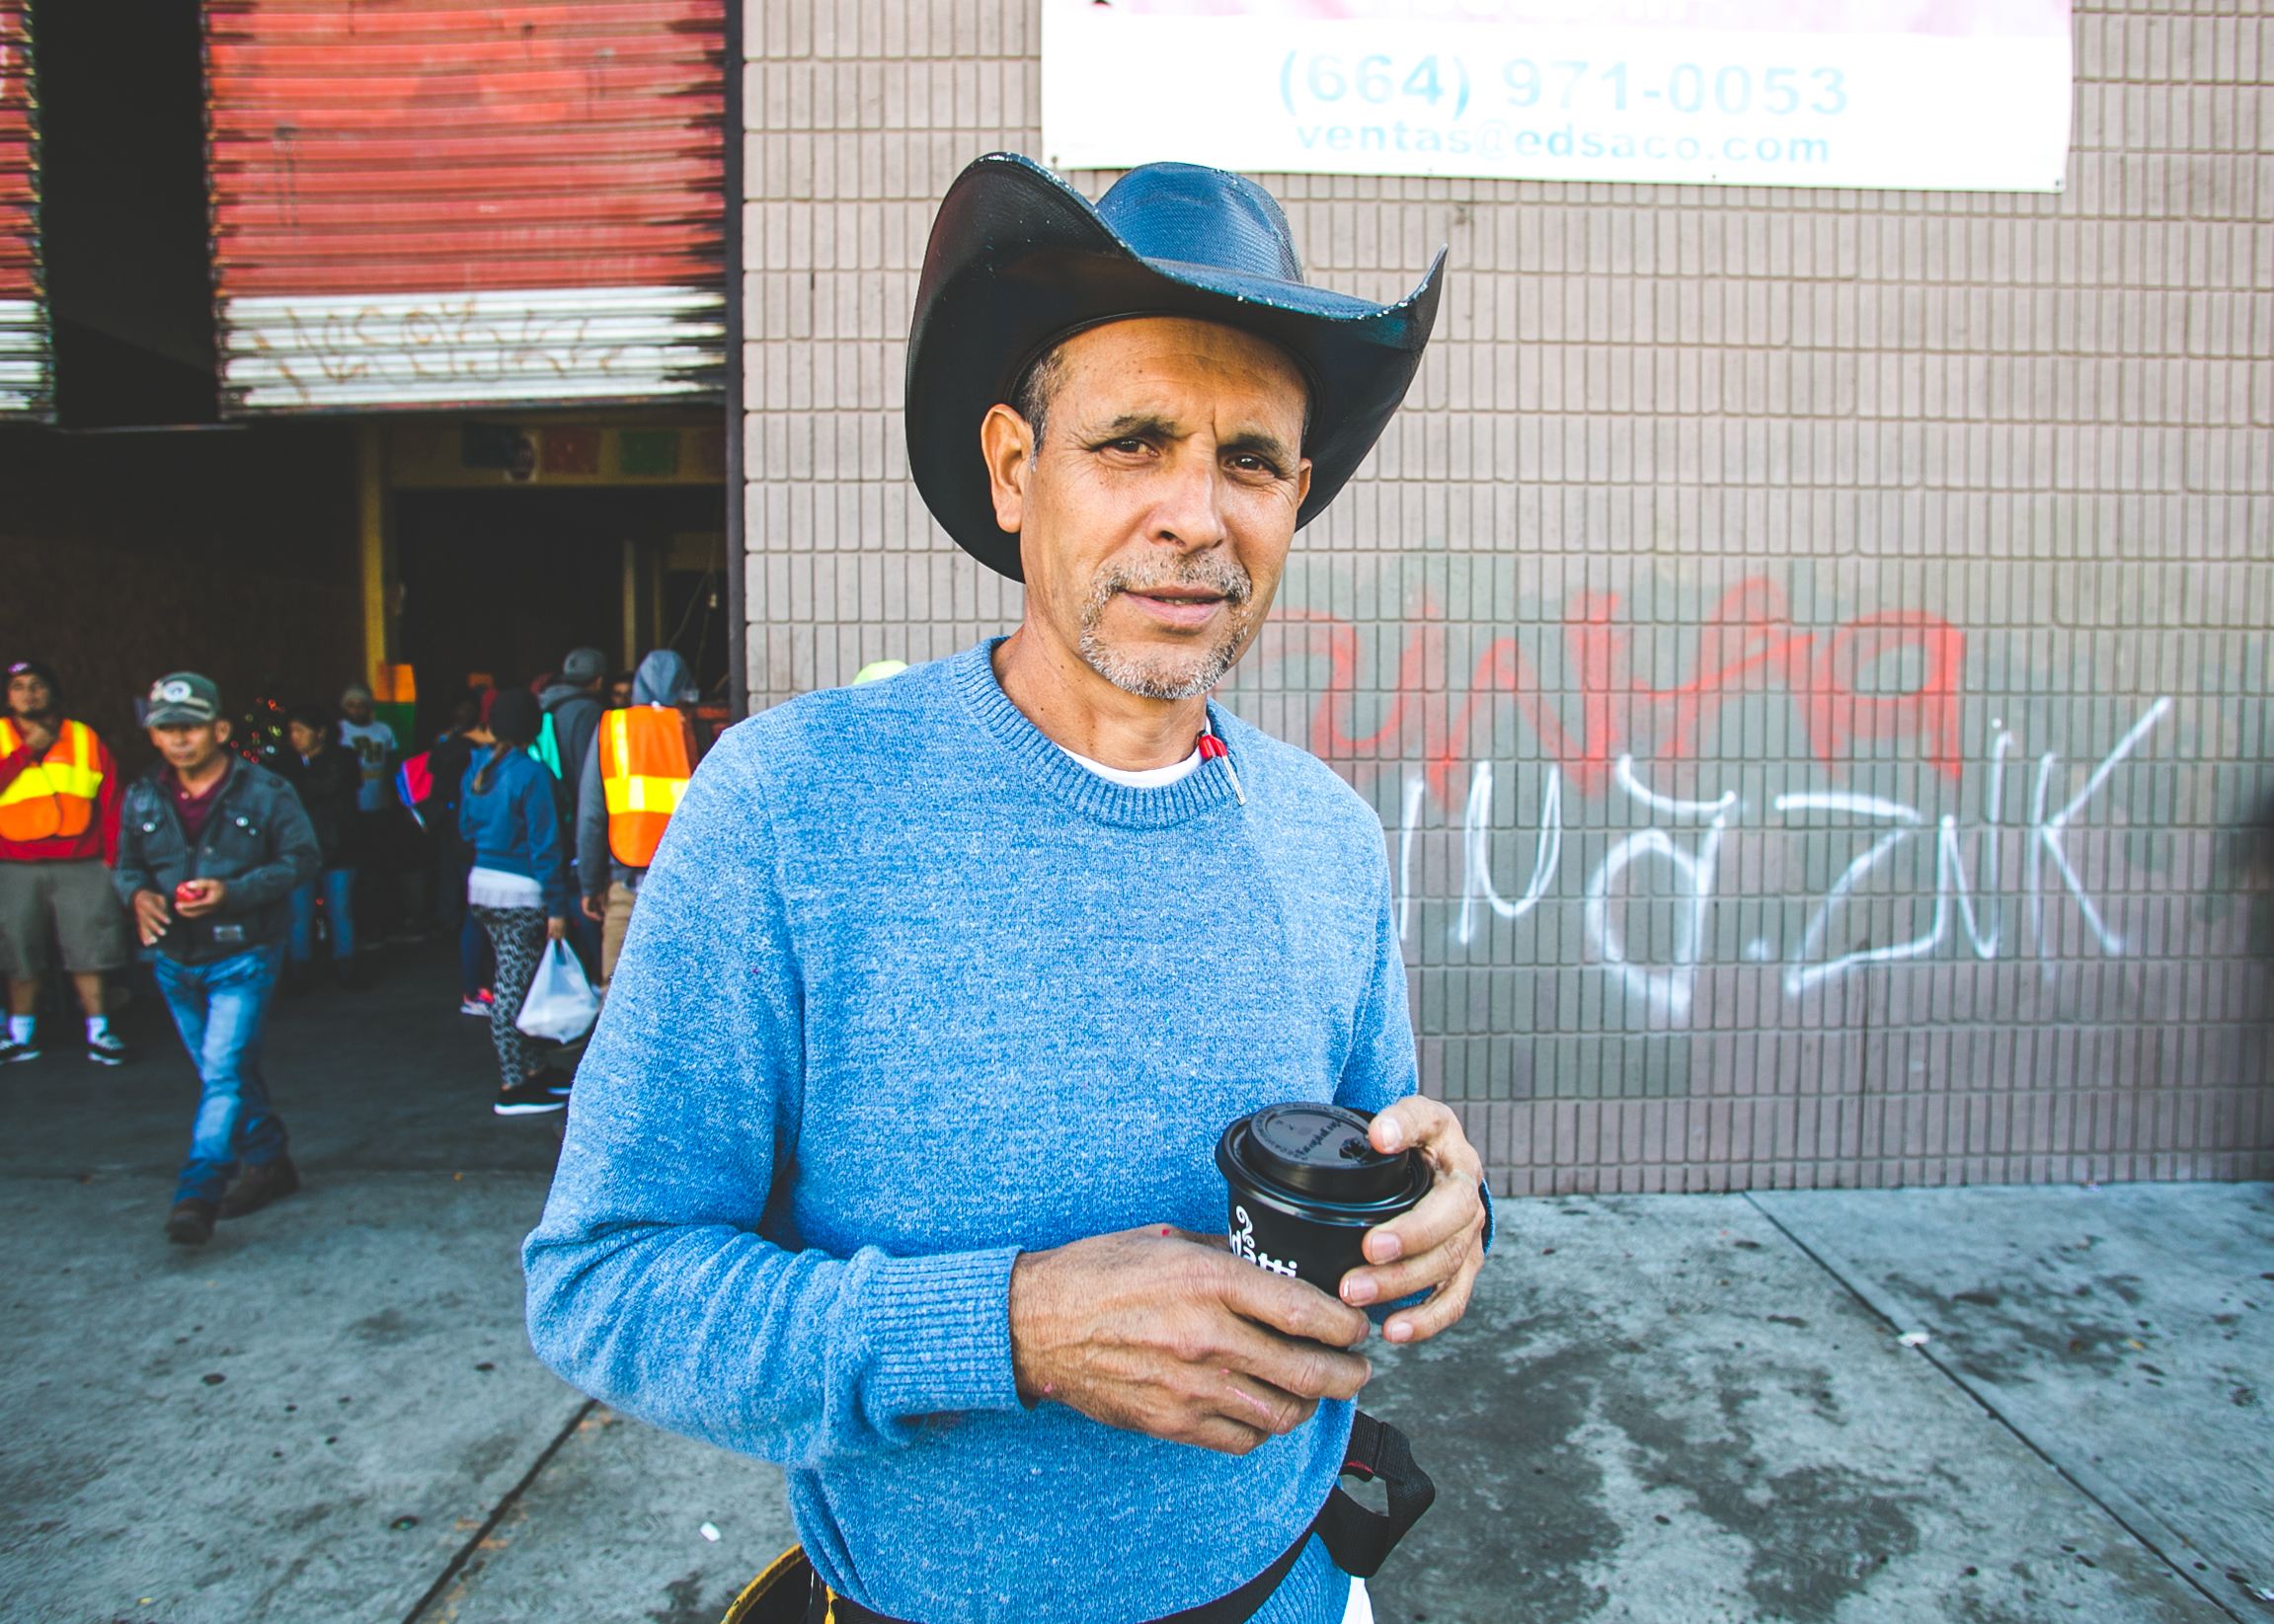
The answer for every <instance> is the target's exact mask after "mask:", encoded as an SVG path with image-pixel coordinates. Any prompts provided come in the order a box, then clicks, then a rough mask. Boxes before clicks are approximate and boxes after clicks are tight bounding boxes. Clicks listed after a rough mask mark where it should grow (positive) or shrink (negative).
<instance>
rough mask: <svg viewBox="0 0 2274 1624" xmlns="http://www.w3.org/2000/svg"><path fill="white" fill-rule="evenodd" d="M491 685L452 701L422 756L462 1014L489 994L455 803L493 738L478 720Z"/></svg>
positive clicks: (438, 906) (438, 903) (483, 1011)
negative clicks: (429, 779)
mask: <svg viewBox="0 0 2274 1624" xmlns="http://www.w3.org/2000/svg"><path fill="white" fill-rule="evenodd" d="M495 691H496V690H494V689H489V688H485V689H483V690H482V692H481V693H480V694H477V693H475V692H474V690H472V689H471V688H469V689H467V690H466V691H465V692H464V693H462V694H460V695H459V696H458V698H457V700H456V701H455V702H454V703H453V704H452V705H451V707H450V726H449V727H448V729H447V730H445V731H444V732H443V734H442V735H441V736H440V737H439V738H436V739H435V740H434V748H433V750H432V752H431V754H430V755H429V756H428V758H427V768H428V771H429V772H431V774H432V775H433V780H434V794H433V797H432V799H431V800H430V801H428V802H427V803H426V804H425V805H424V806H422V807H421V808H420V809H419V811H420V813H421V815H422V816H424V817H425V818H426V820H427V829H428V832H429V833H430V834H431V835H432V837H433V841H434V852H435V857H436V860H437V864H438V866H439V868H440V871H441V881H440V884H439V886H438V888H437V889H436V891H435V909H434V911H435V914H436V916H437V921H438V922H439V923H440V924H441V926H442V928H443V929H444V930H446V931H450V932H452V933H454V934H455V935H456V936H457V938H458V972H459V989H458V1013H459V1014H461V1015H482V1016H487V1015H488V1014H489V1013H490V1001H491V996H492V995H491V992H490V986H489V949H490V939H489V937H488V936H487V935H486V934H485V933H484V932H483V930H482V926H481V924H480V922H479V921H478V920H476V919H475V918H474V916H473V914H471V913H470V912H468V911H467V908H466V871H467V870H468V869H471V868H472V867H473V866H474V852H473V848H472V847H470V846H468V845H467V844H466V839H465V836H463V835H461V834H460V833H459V832H458V803H459V799H460V798H461V796H462V795H463V794H464V792H465V784H466V773H467V771H468V770H469V769H470V768H471V767H472V766H473V764H474V756H475V753H476V752H477V751H484V752H486V751H487V750H488V749H489V747H490V745H491V744H492V743H494V742H495V740H494V739H493V738H492V736H491V734H490V729H489V726H488V724H487V723H485V722H484V721H483V720H482V711H483V703H482V702H483V699H484V697H486V696H487V695H488V694H490V693H493V692H495Z"/></svg>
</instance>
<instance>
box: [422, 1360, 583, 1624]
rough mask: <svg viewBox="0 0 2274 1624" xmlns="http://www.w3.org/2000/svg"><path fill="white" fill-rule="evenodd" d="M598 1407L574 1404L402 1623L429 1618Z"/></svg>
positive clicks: (436, 1620)
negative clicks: (575, 1407)
mask: <svg viewBox="0 0 2274 1624" xmlns="http://www.w3.org/2000/svg"><path fill="white" fill-rule="evenodd" d="M599 1407H600V1401H599V1400H598V1399H587V1400H585V1402H584V1403H583V1404H581V1405H579V1406H578V1407H577V1410H576V1413H575V1414H574V1415H572V1416H570V1417H569V1420H568V1424H567V1425H566V1426H564V1427H563V1428H562V1429H561V1430H560V1431H558V1432H556V1433H555V1434H553V1441H552V1442H550V1443H548V1444H546V1445H545V1447H544V1448H543V1449H542V1450H541V1451H540V1452H539V1453H538V1455H537V1458H536V1459H535V1460H534V1461H532V1462H531V1463H530V1465H529V1469H528V1470H527V1471H526V1472H523V1473H522V1474H521V1481H520V1482H518V1483H516V1484H514V1485H513V1486H512V1487H511V1488H510V1489H508V1490H507V1491H506V1492H505V1493H504V1494H503V1495H500V1496H499V1497H498V1504H497V1505H496V1506H494V1507H492V1508H490V1514H489V1516H488V1518H487V1519H486V1520H484V1522H483V1523H482V1525H481V1527H479V1528H477V1529H475V1530H474V1535H473V1537H472V1538H471V1539H469V1540H467V1541H466V1543H465V1544H463V1545H461V1546H460V1547H459V1548H458V1553H457V1555H455V1556H453V1557H451V1558H450V1562H449V1566H447V1567H445V1568H444V1569H443V1570H442V1572H441V1574H440V1575H439V1576H438V1577H437V1578H436V1579H435V1581H434V1583H433V1584H431V1585H429V1586H428V1587H427V1593H426V1594H425V1595H423V1596H421V1597H419V1600H418V1603H417V1604H416V1605H415V1606H413V1607H412V1608H411V1610H410V1611H409V1612H407V1613H405V1614H404V1615H403V1624H422V1621H423V1620H426V1619H427V1618H428V1615H429V1612H430V1610H431V1608H433V1607H434V1606H435V1604H436V1603H438V1602H439V1601H441V1600H442V1599H443V1597H444V1595H445V1593H446V1592H447V1591H448V1590H449V1587H450V1585H451V1582H452V1581H454V1580H456V1579H457V1577H458V1576H459V1575H460V1574H462V1573H464V1572H465V1571H466V1565H467V1564H468V1563H470V1562H472V1561H473V1560H474V1557H475V1556H476V1554H478V1553H479V1552H480V1551H481V1549H482V1544H483V1541H485V1540H487V1539H488V1538H489V1537H490V1536H491V1535H492V1534H494V1533H496V1532H497V1530H498V1524H499V1523H501V1522H503V1521H505V1519H506V1515H507V1513H508V1512H510V1511H511V1510H512V1509H513V1508H514V1507H516V1506H518V1505H519V1504H520V1502H521V1497H522V1496H523V1495H525V1494H527V1493H528V1492H529V1490H530V1488H531V1487H532V1486H534V1484H535V1483H536V1481H537V1477H538V1475H539V1474H540V1473H542V1472H543V1471H544V1469H545V1468H546V1467H547V1466H549V1465H551V1464H552V1461H553V1457H554V1456H555V1455H557V1454H559V1453H560V1452H561V1445H562V1444H564V1443H566V1442H568V1441H569V1439H570V1438H571V1437H573V1436H574V1435H575V1434H576V1431H577V1429H578V1428H580V1427H582V1426H584V1424H585V1421H586V1418H588V1416H590V1415H591V1413H592V1412H593V1411H594V1410H597V1409H598V1408H599ZM435 1624H440V1618H439V1615H437V1616H436V1619H435Z"/></svg>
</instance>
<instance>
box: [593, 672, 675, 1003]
mask: <svg viewBox="0 0 2274 1624" xmlns="http://www.w3.org/2000/svg"><path fill="white" fill-rule="evenodd" d="M695 697H696V695H695V687H694V675H693V673H692V672H690V671H689V670H688V669H687V662H686V661H685V660H684V659H681V658H680V657H678V656H677V655H676V654H674V653H673V652H672V651H670V650H669V649H658V650H657V651H656V652H655V653H654V654H651V655H650V656H648V657H647V658H645V659H643V660H641V661H640V670H639V674H638V675H637V676H636V677H635V678H634V679H633V682H632V703H631V704H630V705H628V706H625V707H623V708H621V709H619V710H612V711H609V712H607V713H606V714H605V715H604V716H602V717H601V718H600V731H599V735H598V737H597V739H596V740H595V742H594V745H593V748H592V751H591V754H590V755H589V756H588V757H587V759H586V761H585V773H584V777H583V779H582V780H581V781H580V785H579V788H578V791H577V879H578V886H579V889H581V890H582V891H583V893H584V901H583V907H584V913H585V917H586V918H587V919H589V920H592V921H595V922H596V923H598V924H599V926H600V985H601V987H603V988H605V987H606V986H607V984H608V980H609V978H610V977H611V976H613V975H614V974H615V973H616V960H617V959H618V958H619V957H620V956H621V955H622V953H623V951H624V932H625V931H627V930H629V929H630V928H631V924H632V909H633V907H634V905H635V904H636V903H637V902H638V900H639V892H640V881H641V880H642V879H643V878H644V877H645V876H646V875H647V872H648V864H649V861H650V860H651V859H652V858H653V857H654V856H655V851H656V842H657V841H659V840H661V839H662V838H663V835H664V827H665V825H666V824H667V823H668V822H669V821H670V817H671V813H672V812H673V811H675V810H676V809H677V807H678V804H679V797H680V796H681V795H682V794H684V793H685V791H686V787H687V780H688V779H689V778H690V777H692V776H693V775H694V770H695V760H696V750H695V733H694V729H693V727H692V726H690V724H689V721H688V716H687V713H688V712H689V711H690V710H691V709H692V708H693V706H694V703H695Z"/></svg>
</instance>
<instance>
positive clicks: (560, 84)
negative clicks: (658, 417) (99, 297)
mask: <svg viewBox="0 0 2274 1624" xmlns="http://www.w3.org/2000/svg"><path fill="white" fill-rule="evenodd" d="M205 26H206V83H207V96H208V98H209V101H210V108H209V127H210V130H211V135H210V140H211V164H210V171H211V184H212V190H213V224H214V261H215V265H214V271H215V279H216V282H217V284H218V288H219V295H220V327H221V336H222V348H223V377H222V401H223V411H224V412H225V413H227V414H228V415H230V416H234V417H244V416H258V415H263V414H269V413H298V412H321V411H369V410H372V409H374V408H388V407H401V408H429V409H431V408H436V407H449V406H466V405H483V406H491V405H503V404H524V405H544V404H556V403H558V404H568V403H577V404H584V403H595V402H635V401H655V400H689V399H691V398H692V399H701V398H706V397H711V398H716V397H718V396H720V395H721V393H722V392H723V389H724V368H725V336H726V306H725V292H724V285H723V274H724V273H723V269H722V268H723V264H724V239H723V218H724V214H723V191H722V188H723V176H724V167H723V149H722V144H721V143H722V136H723V129H724V108H725V95H724V92H725V80H724V74H725V49H726V47H725V26H726V25H725V12H724V0H581V3H569V0H551V3H520V4H484V3H478V0H395V3H393V4H388V5H384V6H374V5H371V4H369V3H368V0H361V3H358V0H206V4H205Z"/></svg>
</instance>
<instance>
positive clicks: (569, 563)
mask: <svg viewBox="0 0 2274 1624" xmlns="http://www.w3.org/2000/svg"><path fill="white" fill-rule="evenodd" d="M725 528H726V493H725V492H723V491H720V490H716V489H708V488H704V487H701V486H686V487H673V488H656V487H644V488H631V489H622V490H610V489H592V488H585V489H581V490H551V491H545V490H537V491H526V490H519V491H515V490H506V491H405V492H400V493H398V494H397V496H396V499H395V537H396V542H395V546H396V568H397V576H398V579H399V580H401V582H402V590H403V599H402V618H401V621H400V627H401V649H402V656H403V657H404V658H405V659H407V660H409V661H410V663H411V665H412V667H413V668H414V669H415V670H416V671H417V673H418V679H419V727H420V733H421V735H422V736H423V737H431V735H433V734H434V733H436V732H438V731H439V730H440V728H441V727H442V726H443V725H444V723H443V718H444V717H445V716H446V715H447V713H448V709H449V705H450V701H451V699H452V698H453V697H454V696H455V694H456V692H457V690H458V689H459V688H460V687H462V686H463V685H464V684H465V681H466V678H467V676H468V674H469V673H472V672H477V671H479V672H486V673H488V674H489V675H491V676H492V677H494V678H495V679H496V681H497V683H498V685H499V686H500V687H518V686H522V685H524V684H526V683H527V682H528V681H529V679H530V678H531V677H533V676H536V675H538V674H539V673H541V672H546V671H554V670H558V669H559V668H560V664H561V658H562V657H563V656H564V655H566V654H567V653H568V652H569V651H570V650H571V649H573V648H576V647H578V646H579V645H584V644H588V645H590V646H591V647H593V648H595V649H598V650H600V651H601V652H603V653H604V654H606V655H607V657H608V659H609V662H610V663H611V664H614V663H617V662H620V661H623V660H624V658H625V656H626V654H627V653H628V654H629V655H630V656H631V657H632V658H633V660H635V661H636V660H637V659H638V658H639V657H641V656H643V655H645V654H646V653H647V652H648V651H649V650H650V649H653V648H656V647H659V646H666V645H667V646H670V647H674V648H676V649H677V650H678V651H679V653H680V654H682V655H684V656H685V657H686V658H687V660H688V663H689V664H695V663H696V655H697V652H698V648H700V647H701V646H702V645H703V643H704V641H705V633H706V631H708V633H709V637H708V642H709V644H710V645H711V647H709V648H708V649H705V650H704V651H703V652H704V653H705V654H706V655H707V657H706V658H705V659H704V660H703V661H702V664H703V665H706V666H709V667H712V668H711V669H710V670H708V671H702V670H700V669H698V674H700V675H702V676H703V677H704V678H705V680H706V685H707V684H708V683H709V682H711V681H715V680H717V678H718V677H720V676H722V675H723V674H724V673H725V670H726V650H725V648H724V642H725V639H724V634H723V630H722V629H721V628H720V627H718V626H716V625H713V626H711V627H708V628H706V627H705V625H704V624H703V622H704V621H705V619H706V615H705V612H704V608H703V607H699V606H698V607H696V608H695V609H694V611H693V612H692V613H684V612H683V611H685V610H686V609H687V607H688V606H689V602H690V598H691V596H692V590H691V589H690V588H689V587H688V586H686V585H684V584H682V583H681V582H680V580H679V577H680V575H681V574H682V573H683V572H679V571H673V570H670V569H668V568H667V567H668V566H669V565H671V564H673V563H676V562H679V561H682V560H684V559H685V558H686V557H687V556H688V555H689V553H690V550H691V549H692V548H693V547H694V543H693V542H692V541H691V539H690V538H696V537H704V536H711V535H716V534H719V533H721V532H723V531H724V530H725ZM627 578H629V584H630V586H631V588H632V591H633V596H634V600H633V603H632V605H631V607H632V610H633V613H632V617H631V620H632V626H631V629H632V634H633V636H632V647H631V648H630V649H629V650H627V649H626V647H625V633H626V616H625V607H626V604H625V595H624V594H625V588H626V585H627ZM674 588H676V589H674ZM721 597H722V599H723V597H724V593H723V590H722V592H721ZM674 600H675V601H674ZM667 608H668V609H670V610H671V617H670V618H669V619H666V618H665V610H666V609H667ZM659 627H660V630H659V629H658V628H659Z"/></svg>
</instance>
